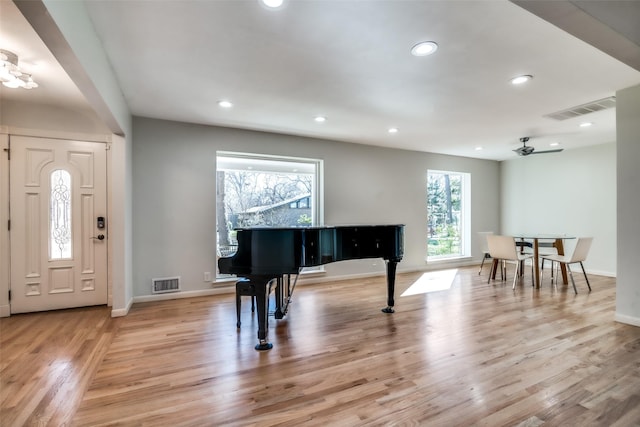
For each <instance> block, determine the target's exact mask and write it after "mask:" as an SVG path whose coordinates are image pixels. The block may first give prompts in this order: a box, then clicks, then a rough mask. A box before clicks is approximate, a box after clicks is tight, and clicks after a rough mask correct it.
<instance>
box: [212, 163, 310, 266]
mask: <svg viewBox="0 0 640 427" xmlns="http://www.w3.org/2000/svg"><path fill="white" fill-rule="evenodd" d="M318 165H319V162H318V161H313V160H309V161H305V160H304V159H290V158H272V157H261V156H257V155H256V156H252V155H244V154H239V153H238V154H236V153H224V154H221V153H219V154H218V156H217V162H216V169H217V172H216V210H217V212H216V220H217V245H218V248H217V249H218V255H219V256H229V255H231V254H232V253H234V252H235V251H236V248H237V241H236V235H235V231H234V229H235V228H241V227H252V226H265V227H308V226H311V225H313V224H314V218H317V217H318V215H317V209H318V207H317V206H316V205H317V203H314V200H316V197H315V193H316V188H317V181H316V179H317V168H318Z"/></svg>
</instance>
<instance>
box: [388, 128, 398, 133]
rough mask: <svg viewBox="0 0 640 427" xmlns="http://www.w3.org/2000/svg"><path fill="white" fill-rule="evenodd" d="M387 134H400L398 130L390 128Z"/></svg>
mask: <svg viewBox="0 0 640 427" xmlns="http://www.w3.org/2000/svg"><path fill="white" fill-rule="evenodd" d="M387 132H389V133H398V128H389V130H388V131H387Z"/></svg>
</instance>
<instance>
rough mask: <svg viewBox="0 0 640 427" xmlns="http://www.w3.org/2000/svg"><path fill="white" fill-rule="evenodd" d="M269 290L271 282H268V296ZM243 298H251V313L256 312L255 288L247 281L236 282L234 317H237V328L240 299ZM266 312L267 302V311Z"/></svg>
mask: <svg viewBox="0 0 640 427" xmlns="http://www.w3.org/2000/svg"><path fill="white" fill-rule="evenodd" d="M271 288H272V286H271V282H269V294H271ZM269 294H267V295H269ZM243 296H247V297H251V312H252V313H254V312H255V311H256V287H255V285H254V284H253V283H251V282H250V281H249V279H240V280H238V281H237V282H236V315H237V317H238V320H237V322H236V327H238V328H239V327H240V307H241V301H240V297H243ZM268 310H269V302H268V301H267V311H268Z"/></svg>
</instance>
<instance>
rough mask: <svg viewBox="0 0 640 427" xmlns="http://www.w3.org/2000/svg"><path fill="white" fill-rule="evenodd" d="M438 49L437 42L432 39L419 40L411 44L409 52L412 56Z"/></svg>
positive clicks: (427, 53)
mask: <svg viewBox="0 0 640 427" xmlns="http://www.w3.org/2000/svg"><path fill="white" fill-rule="evenodd" d="M436 50H438V44H437V43H436V42H432V41H426V42H420V43H416V44H414V45H413V47H412V48H411V54H412V55H413V56H427V55H431V54H432V53H434V52H435V51H436Z"/></svg>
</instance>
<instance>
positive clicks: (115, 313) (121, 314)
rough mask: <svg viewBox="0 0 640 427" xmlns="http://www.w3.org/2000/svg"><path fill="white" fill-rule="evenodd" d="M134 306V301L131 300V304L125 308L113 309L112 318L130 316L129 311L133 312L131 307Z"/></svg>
mask: <svg viewBox="0 0 640 427" xmlns="http://www.w3.org/2000/svg"><path fill="white" fill-rule="evenodd" d="M132 305H133V299H131V300H129V304H127V306H126V307H125V308H112V309H111V317H124V316H126V315H127V314H129V310H131V306H132Z"/></svg>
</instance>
